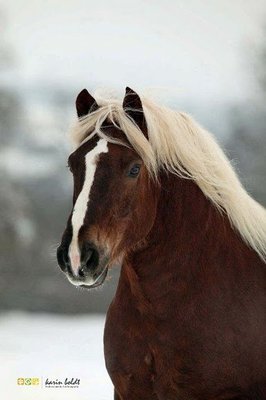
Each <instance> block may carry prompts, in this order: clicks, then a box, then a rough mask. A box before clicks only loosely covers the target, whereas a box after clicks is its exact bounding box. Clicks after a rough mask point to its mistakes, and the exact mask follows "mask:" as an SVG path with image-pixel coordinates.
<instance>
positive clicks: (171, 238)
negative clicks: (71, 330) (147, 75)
mask: <svg viewBox="0 0 266 400" xmlns="http://www.w3.org/2000/svg"><path fill="white" fill-rule="evenodd" d="M76 110H77V115H78V119H77V121H76V122H75V124H74V127H73V131H72V138H73V139H74V142H75V150H74V151H73V152H72V154H70V156H69V159H68V165H69V168H70V171H71V172H72V174H73V178H74V193H73V208H72V211H71V214H70V216H69V219H68V222H67V226H66V229H65V231H64V233H63V237H62V242H61V245H60V246H59V248H58V250H57V258H58V264H59V266H60V268H61V269H62V270H63V272H64V273H65V274H66V276H67V278H68V279H69V281H70V282H71V283H72V284H74V285H76V286H79V287H83V288H87V289H91V288H95V287H97V286H99V285H101V284H102V283H103V282H104V281H105V278H106V276H107V272H108V269H109V268H111V267H112V266H114V265H117V264H120V265H121V273H120V278H119V282H118V286H117V291H116V294H115V297H114V299H113V300H112V302H111V305H110V307H109V310H108V312H107V316H106V323H105V330H104V354H105V363H106V368H107V370H108V373H109V375H110V377H111V380H112V382H113V385H114V399H115V400H221V399H223V400H225V399H226V400H229V399H231V400H232V399H234V400H236V399H238V400H244V399H246V400H247V399H248V400H265V399H266V343H265V332H266V312H265V311H266V266H265V259H266V212H265V209H264V208H263V207H262V206H261V205H260V204H259V203H257V202H256V201H255V200H254V199H253V198H252V197H251V196H250V195H249V194H248V193H247V191H246V190H245V189H244V188H243V186H242V184H241V183H240V180H239V178H238V177H237V174H236V173H235V171H234V169H233V167H232V166H231V163H230V162H229V160H228V158H227V157H226V155H225V153H224V151H223V150H222V149H221V146H220V145H219V144H218V143H217V141H216V140H215V139H214V137H213V136H212V134H211V133H209V132H208V131H207V130H205V129H204V128H203V127H202V126H200V125H199V124H198V123H197V122H196V121H195V120H194V119H193V118H192V117H191V116H189V115H187V114H186V113H183V112H178V111H176V110H173V109H171V108H169V107H165V106H163V105H160V104H158V103H157V102H155V101H154V100H152V99H150V98H148V97H145V96H140V95H139V94H137V93H136V92H135V91H134V90H132V89H130V88H128V87H127V88H126V93H125V96H124V98H123V100H122V101H121V100H120V101H119V100H118V99H117V98H112V97H103V96H99V98H97V96H96V95H94V96H92V95H91V94H90V93H89V92H88V91H87V90H86V89H84V90H83V91H82V92H81V93H80V94H79V95H78V96H77V99H76Z"/></svg>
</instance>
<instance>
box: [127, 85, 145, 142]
mask: <svg viewBox="0 0 266 400" xmlns="http://www.w3.org/2000/svg"><path fill="white" fill-rule="evenodd" d="M123 109H124V111H125V112H126V114H127V115H128V116H129V117H130V118H132V119H133V121H134V122H135V123H136V124H137V125H138V127H139V128H140V129H141V131H142V132H143V133H144V135H145V136H146V137H147V138H148V129H147V123H146V119H145V116H144V111H143V107H142V102H141V100H140V97H139V95H138V94H137V93H136V92H134V90H132V89H130V88H129V87H128V86H127V87H126V93H125V97H124V100H123Z"/></svg>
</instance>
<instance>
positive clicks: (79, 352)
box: [0, 313, 113, 400]
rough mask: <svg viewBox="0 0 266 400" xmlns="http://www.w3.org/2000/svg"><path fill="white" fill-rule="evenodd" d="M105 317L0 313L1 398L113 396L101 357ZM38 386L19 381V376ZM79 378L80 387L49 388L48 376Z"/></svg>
mask: <svg viewBox="0 0 266 400" xmlns="http://www.w3.org/2000/svg"><path fill="white" fill-rule="evenodd" d="M103 327H104V318H103V317H102V316H77V317H69V316H55V315H37V314H22V313H9V314H2V315H1V314H0V398H1V400H2V399H3V400H57V399H60V400H77V399H79V400H83V399H84V400H85V399H86V400H90V399H92V400H111V399H113V387H112V384H111V381H110V379H109V377H108V375H107V372H106V370H105V365H104V357H103V344H102V338H103ZM34 377H36V378H39V379H40V385H25V384H24V385H18V384H17V379H18V378H34ZM47 378H48V379H49V380H56V379H57V380H59V381H60V380H61V381H64V380H65V378H69V379H71V378H75V379H76V378H77V379H80V385H79V387H78V388H62V387H59V388H51V387H49V388H48V387H45V381H46V379H47Z"/></svg>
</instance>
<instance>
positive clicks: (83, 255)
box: [57, 242, 109, 289]
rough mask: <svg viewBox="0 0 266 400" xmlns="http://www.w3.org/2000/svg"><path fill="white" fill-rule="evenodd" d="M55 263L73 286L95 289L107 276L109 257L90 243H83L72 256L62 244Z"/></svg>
mask: <svg viewBox="0 0 266 400" xmlns="http://www.w3.org/2000/svg"><path fill="white" fill-rule="evenodd" d="M69 253H70V255H69ZM57 261H58V264H59V267H60V268H61V270H62V271H63V272H64V273H65V274H66V276H67V278H68V280H69V281H70V282H71V283H72V284H73V285H75V286H80V287H83V288H87V289H91V288H95V287H97V286H100V285H101V284H102V283H103V282H104V280H105V278H106V276H107V272H108V261H109V257H108V256H107V254H106V252H105V251H103V250H99V249H98V248H97V247H96V246H95V245H94V244H93V243H91V242H86V243H83V244H82V246H81V249H79V250H78V252H77V253H74V254H73V252H72V253H71V250H70V249H69V246H67V245H66V244H64V243H62V244H61V245H60V246H59V247H58V249H57Z"/></svg>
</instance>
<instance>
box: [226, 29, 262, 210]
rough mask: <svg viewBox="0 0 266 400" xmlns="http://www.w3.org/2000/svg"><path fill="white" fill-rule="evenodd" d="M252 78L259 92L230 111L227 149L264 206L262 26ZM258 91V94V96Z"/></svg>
mask: <svg viewBox="0 0 266 400" xmlns="http://www.w3.org/2000/svg"><path fill="white" fill-rule="evenodd" d="M252 62H253V66H255V71H254V74H255V76H252V77H250V80H251V81H252V80H253V78H254V77H255V81H256V84H257V85H258V87H259V89H260V90H259V91H258V90H255V91H254V92H255V94H254V95H253V98H252V99H249V100H248V101H243V102H242V103H241V104H238V105H236V106H235V107H233V109H232V110H231V116H230V119H231V124H232V136H231V137H230V139H229V143H228V148H230V149H231V151H230V155H231V157H232V158H233V159H234V160H236V161H237V163H236V168H237V169H238V170H239V171H240V176H241V178H242V181H243V183H244V185H245V187H246V188H247V189H248V191H249V192H250V193H251V194H252V195H253V196H254V197H255V198H256V199H257V200H258V201H259V202H260V203H262V204H263V205H266V183H265V177H266V102H265V98H266V28H265V29H264V40H263V41H262V43H261V45H260V46H259V50H258V51H257V53H256V59H255V62H254V60H253V61H252ZM261 94H262V95H261Z"/></svg>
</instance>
